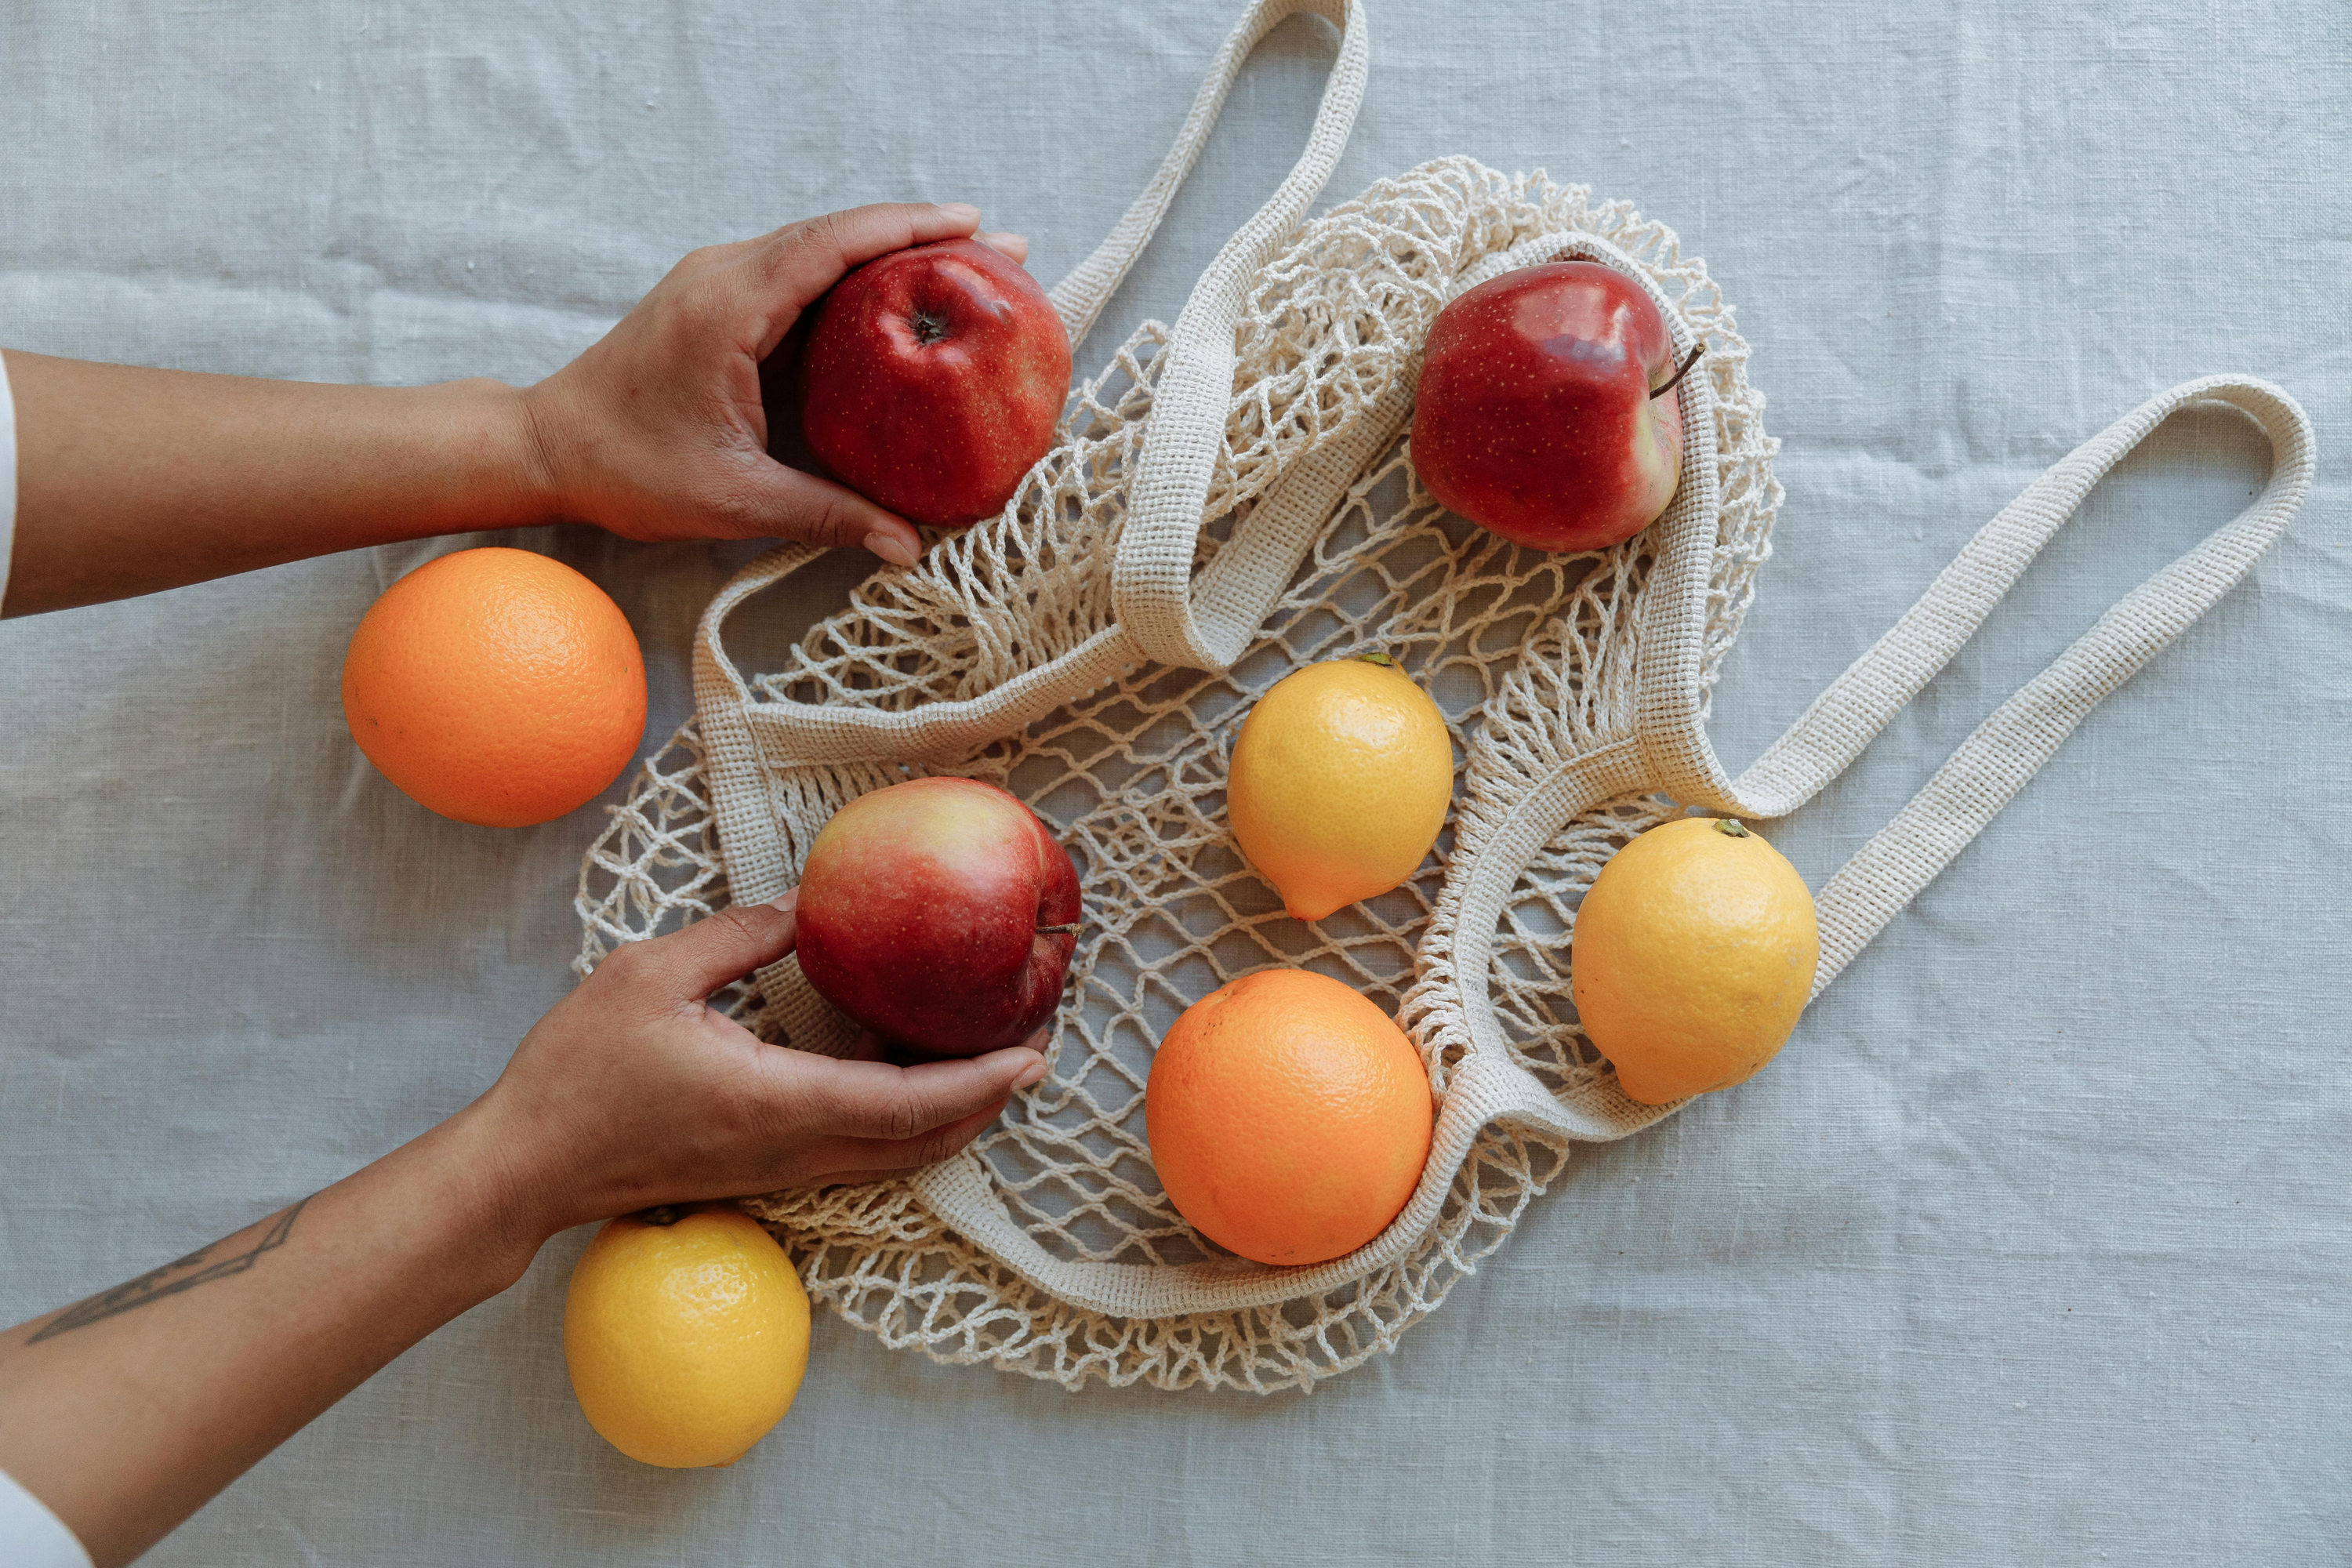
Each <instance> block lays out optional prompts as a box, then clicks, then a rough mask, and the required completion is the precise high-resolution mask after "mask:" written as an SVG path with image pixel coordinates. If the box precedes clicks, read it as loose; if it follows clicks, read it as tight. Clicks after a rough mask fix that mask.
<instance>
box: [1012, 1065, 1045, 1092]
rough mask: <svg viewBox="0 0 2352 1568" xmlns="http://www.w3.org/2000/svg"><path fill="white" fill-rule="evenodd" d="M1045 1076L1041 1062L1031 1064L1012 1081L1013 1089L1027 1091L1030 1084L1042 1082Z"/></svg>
mask: <svg viewBox="0 0 2352 1568" xmlns="http://www.w3.org/2000/svg"><path fill="white" fill-rule="evenodd" d="M1044 1078H1045V1063H1044V1062H1042V1061H1037V1062H1031V1063H1030V1064H1029V1065H1028V1066H1027V1067H1025V1068H1022V1069H1021V1076H1020V1077H1019V1078H1016V1079H1013V1088H1014V1089H1027V1088H1028V1087H1029V1086H1030V1085H1031V1084H1033V1083H1036V1082H1038V1081H1040V1080H1042V1079H1044Z"/></svg>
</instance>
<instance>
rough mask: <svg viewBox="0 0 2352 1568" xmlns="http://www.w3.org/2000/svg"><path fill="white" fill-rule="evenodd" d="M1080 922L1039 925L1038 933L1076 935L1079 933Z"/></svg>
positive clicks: (1040, 934)
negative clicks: (1062, 924)
mask: <svg viewBox="0 0 2352 1568" xmlns="http://www.w3.org/2000/svg"><path fill="white" fill-rule="evenodd" d="M1078 923H1079V922H1077V921H1071V922H1070V923H1069V924H1068V925H1066V926H1039V927H1038V928H1037V934H1038V935H1039V936H1075V935H1076V934H1077V930H1078Z"/></svg>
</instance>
